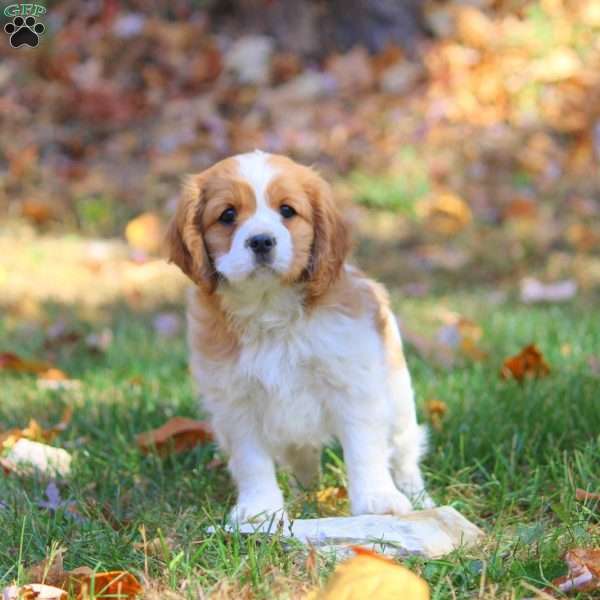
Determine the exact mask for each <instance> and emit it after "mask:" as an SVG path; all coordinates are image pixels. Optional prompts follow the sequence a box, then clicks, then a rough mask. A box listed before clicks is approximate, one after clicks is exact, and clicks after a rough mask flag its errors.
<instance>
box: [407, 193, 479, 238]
mask: <svg viewBox="0 0 600 600" xmlns="http://www.w3.org/2000/svg"><path fill="white" fill-rule="evenodd" d="M416 210H417V214H418V215H419V216H420V217H421V218H424V219H426V221H427V226H428V227H429V228H430V229H431V230H433V231H434V232H436V233H440V234H442V235H455V234H457V233H458V232H459V231H462V230H463V229H464V228H465V227H466V226H467V225H469V224H470V223H471V221H472V219H473V215H472V213H471V209H470V208H469V205H468V204H467V203H466V202H465V201H464V200H463V199H462V198H460V197H459V196H456V195H455V194H451V193H442V194H438V195H436V196H434V197H431V198H427V199H424V200H421V201H420V202H419V203H418V204H417V207H416Z"/></svg>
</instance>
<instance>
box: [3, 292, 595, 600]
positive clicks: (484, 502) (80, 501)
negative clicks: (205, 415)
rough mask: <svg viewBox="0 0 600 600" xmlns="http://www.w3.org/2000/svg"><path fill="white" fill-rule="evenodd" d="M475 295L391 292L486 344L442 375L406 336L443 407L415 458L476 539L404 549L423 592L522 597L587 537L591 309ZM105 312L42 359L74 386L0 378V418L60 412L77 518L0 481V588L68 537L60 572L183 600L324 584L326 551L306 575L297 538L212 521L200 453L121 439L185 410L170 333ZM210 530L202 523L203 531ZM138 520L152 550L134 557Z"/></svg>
mask: <svg viewBox="0 0 600 600" xmlns="http://www.w3.org/2000/svg"><path fill="white" fill-rule="evenodd" d="M486 298H487V296H486V295H485V293H483V292H472V293H461V294H458V293H457V294H453V295H446V296H438V297H430V298H429V299H428V300H422V299H421V300H403V301H399V299H397V300H398V301H397V308H398V310H399V312H400V313H401V314H402V315H403V316H404V318H405V319H408V320H409V322H410V323H411V328H412V329H413V330H415V329H416V330H423V329H427V328H428V327H431V326H432V323H433V322H434V320H435V315H436V311H438V310H439V307H440V306H444V307H446V308H450V309H456V310H459V311H460V312H461V313H462V314H465V315H466V316H469V317H471V318H473V319H475V320H477V321H478V322H479V323H480V324H481V326H482V327H483V329H484V338H483V342H482V344H483V345H484V347H485V349H487V350H488V351H489V352H490V358H489V359H488V360H487V361H486V362H483V363H466V364H465V365H463V366H458V367H455V368H453V369H451V370H443V369H441V368H436V367H434V366H431V365H430V364H428V363H427V362H425V361H424V360H422V359H421V358H420V357H419V356H418V355H416V354H415V353H414V352H413V351H412V350H411V348H408V360H409V364H410V366H411V369H412V373H413V378H414V382H415V387H416V390H417V397H418V399H419V406H420V407H422V406H423V401H424V400H425V399H430V398H437V399H440V400H443V401H444V402H445V403H446V404H447V405H448V407H449V411H448V414H447V416H446V418H445V420H444V422H443V428H442V430H441V431H434V432H433V435H432V444H431V452H430V454H429V456H428V457H427V459H426V461H425V464H424V468H425V472H426V475H427V480H428V482H429V487H430V489H431V492H432V495H433V496H434V498H435V499H436V500H437V502H438V503H440V504H451V505H453V506H454V507H456V508H457V509H458V510H460V511H461V512H462V513H463V514H465V515H466V516H467V517H468V518H470V519H471V520H473V521H474V522H475V523H477V524H478V525H479V526H481V527H482V528H483V529H484V530H485V531H486V533H487V536H486V540H485V543H484V544H482V545H481V547H478V548H474V549H471V550H459V551H457V552H455V553H453V554H451V555H449V556H447V557H444V558H443V559H440V560H424V559H422V558H411V559H409V560H408V561H406V562H407V563H408V565H409V566H410V567H411V568H412V569H414V570H416V571H417V572H419V573H420V574H421V575H422V576H423V577H424V578H425V579H426V580H427V581H428V583H429V585H430V587H431V590H432V598H434V599H442V598H444V599H445V598H455V597H456V598H468V597H489V598H502V597H506V598H509V597H517V598H520V597H524V596H531V591H529V590H527V589H526V588H524V587H523V585H522V584H523V582H525V583H526V584H529V585H533V586H535V587H538V588H540V587H543V586H545V585H548V583H549V581H550V580H551V579H552V578H554V577H556V576H559V575H561V574H563V573H564V572H565V567H564V566H563V562H562V560H561V558H562V555H563V554H564V552H565V551H566V550H567V549H568V548H571V547H575V546H600V524H599V521H600V519H599V514H600V513H599V512H598V511H599V506H598V505H597V504H596V505H595V506H594V505H593V504H589V503H588V504H585V503H581V502H576V501H575V488H576V487H582V488H587V489H590V490H595V491H598V490H600V469H599V466H600V462H599V458H600V409H599V403H600V378H599V377H598V375H595V376H594V375H592V374H591V373H590V370H589V368H588V367H587V359H588V358H589V357H590V356H592V355H597V356H598V355H600V329H599V328H598V318H599V315H598V311H597V310H594V308H593V306H592V305H588V304H586V303H585V302H582V303H580V304H569V305H562V306H544V307H539V308H538V307H536V308H532V307H524V306H522V305H516V304H514V303H512V302H511V301H507V302H506V303H504V304H500V305H493V304H491V303H490V302H489V301H488V300H486ZM74 312H76V311H75V310H74V309H73V308H72V307H68V306H62V307H60V306H59V307H56V306H55V307H50V309H49V313H48V315H49V316H48V319H49V321H50V322H51V321H52V320H54V319H56V318H57V317H58V315H59V314H62V315H65V314H67V315H69V318H71V319H75V325H76V326H77V327H79V328H81V329H82V330H85V329H86V328H90V327H92V326H93V327H99V326H100V324H99V323H90V322H86V321H84V320H80V321H78V320H77V319H76V317H74V316H73V314H74ZM104 320H105V324H106V325H109V326H110V327H111V328H112V330H113V332H114V340H113V343H112V345H111V346H110V347H109V349H108V351H107V352H106V353H105V354H103V355H94V354H90V353H89V352H86V351H85V350H84V349H83V348H81V347H79V346H75V347H74V348H73V347H64V348H61V349H59V350H58V351H57V355H56V357H55V358H56V362H57V364H58V365H59V366H60V368H62V369H64V370H65V371H67V372H68V373H69V374H70V375H71V376H73V377H75V378H78V379H81V380H82V382H83V387H82V388H81V390H79V391H48V390H40V389H38V387H37V385H36V381H35V380H34V379H32V378H31V377H29V376H24V375H21V376H18V375H2V379H1V387H0V395H1V396H0V424H1V427H2V428H3V429H4V428H9V427H13V426H24V425H25V424H26V423H27V421H28V419H29V418H30V417H35V418H37V419H39V420H41V421H43V422H44V423H47V424H51V423H54V422H56V421H58V420H59V419H60V415H61V413H62V411H63V409H64V407H65V406H66V405H67V404H69V403H71V404H73V405H74V406H75V413H74V416H73V420H72V423H71V425H70V427H69V428H68V429H67V431H65V432H64V433H63V434H61V436H60V437H59V438H58V439H57V440H56V442H55V444H56V445H60V446H62V447H64V448H67V449H68V450H70V451H71V452H72V453H73V455H74V457H75V461H74V472H73V474H72V476H71V478H70V479H69V481H68V482H62V483H61V484H60V486H59V487H60V493H61V497H62V498H63V499H64V500H65V501H68V502H69V503H72V506H74V507H75V508H76V511H77V515H78V516H76V517H74V516H73V513H72V512H70V511H69V510H66V509H64V508H62V509H59V510H57V511H54V512H52V511H49V510H47V509H45V508H41V507H40V506H39V503H40V501H42V500H43V499H44V498H45V489H46V485H47V482H45V481H42V480H36V479H32V478H18V477H16V476H7V477H4V478H2V479H0V531H1V532H2V536H1V538H2V543H1V544H0V587H1V586H3V585H6V584H9V583H11V582H13V581H15V580H20V579H22V578H23V574H24V571H25V569H26V568H27V567H29V566H30V565H32V564H33V563H36V562H38V561H40V560H42V559H43V558H45V557H46V556H47V555H48V554H49V553H50V551H51V549H53V548H54V549H55V548H56V546H57V545H59V546H62V547H64V548H66V553H65V563H66V567H67V568H75V567H78V566H82V565H88V566H90V567H93V568H97V569H101V570H110V569H126V570H130V571H132V572H134V573H136V574H138V575H142V576H143V575H144V573H145V575H146V576H147V577H148V579H150V580H152V581H153V582H154V583H153V585H154V586H155V587H157V586H162V588H164V589H167V588H168V589H171V590H174V591H177V592H178V593H179V594H180V596H177V597H186V598H188V597H189V598H197V597H198V594H199V592H198V590H199V589H202V590H204V591H205V592H206V591H210V590H212V591H213V592H214V593H215V595H216V596H217V597H219V596H218V595H219V594H221V597H240V596H243V595H244V594H247V595H248V596H252V597H257V598H273V597H281V598H286V597H294V595H299V594H300V593H302V591H303V590H306V589H308V588H309V587H310V586H311V585H314V584H316V583H319V581H324V580H325V579H326V578H327V575H328V574H329V572H330V571H331V569H332V568H333V566H334V565H333V562H332V560H330V559H327V558H322V559H320V560H319V569H318V573H317V574H316V575H315V573H314V571H313V570H311V569H309V568H308V567H307V564H306V553H305V551H304V550H303V549H302V548H300V547H297V546H292V547H290V546H288V545H284V544H283V542H282V541H281V539H279V538H278V537H277V536H275V537H273V538H272V539H269V540H265V539H261V538H259V537H249V538H241V537H239V536H238V535H235V534H227V533H224V532H223V530H222V529H220V528H219V527H218V525H219V524H220V523H221V522H222V520H223V517H224V515H225V514H226V511H227V509H228V507H229V506H230V505H231V504H232V502H233V488H232V484H231V482H230V480H229V478H228V476H227V473H226V471H225V470H224V469H223V468H209V466H210V465H211V460H212V459H213V458H214V456H215V448H214V447H212V446H210V445H209V446H205V447H198V448H196V449H194V450H193V451H191V452H189V453H186V454H183V455H179V456H171V457H168V458H166V459H164V460H161V459H159V458H158V457H156V456H154V455H149V456H144V455H142V454H140V452H139V451H138V450H137V448H136V445H135V442H134V439H135V435H136V434H137V433H139V432H141V431H145V430H148V429H151V428H153V427H156V426H159V425H161V424H162V423H163V422H164V421H165V420H166V419H167V418H169V417H171V416H173V415H185V416H196V415H197V412H196V410H197V409H196V400H195V397H194V393H193V390H192V385H191V381H190V378H189V377H188V374H187V366H186V350H185V344H184V341H183V338H182V337H177V338H174V339H166V340H165V339H160V340H159V339H157V337H156V334H155V332H154V330H153V328H152V319H151V314H150V313H143V312H135V311H132V310H131V309H130V308H127V307H125V306H118V305H112V306H111V307H109V309H108V310H106V311H105V312H104ZM0 337H1V339H2V349H8V350H11V351H14V352H19V353H22V354H24V355H26V356H43V355H44V352H43V350H42V344H43V339H44V338H43V335H42V333H40V330H39V328H38V329H34V330H32V329H30V328H23V326H22V325H20V324H19V322H15V321H14V320H11V319H9V318H8V317H5V318H4V319H2V320H0ZM530 341H535V342H536V343H537V344H538V346H539V347H540V348H541V349H542V350H543V352H544V354H545V356H546V358H547V360H548V362H549V363H550V365H551V367H552V373H551V375H550V376H549V377H547V378H546V379H541V380H534V381H528V382H525V383H524V384H519V383H517V382H514V381H504V380H501V379H500V378H499V377H498V370H499V366H500V365H501V362H502V359H503V358H504V357H506V356H508V355H510V354H513V353H515V352H516V351H518V350H519V349H520V348H521V347H522V346H523V345H525V344H526V343H529V342H530ZM323 462H324V481H323V485H324V486H328V485H340V484H343V483H344V472H343V469H341V468H340V462H339V452H338V451H337V449H333V451H328V452H326V453H325V454H324V459H323ZM281 482H282V485H283V486H284V488H285V489H286V490H287V491H288V497H289V498H290V505H291V510H292V512H293V513H294V515H295V516H297V517H298V516H305V517H307V516H317V508H316V505H315V503H314V502H311V501H310V498H308V497H307V496H306V495H304V496H302V495H300V496H299V495H298V493H296V494H295V495H294V493H292V492H290V486H289V485H288V482H287V479H286V477H285V475H284V474H282V475H281ZM211 524H213V525H215V524H216V525H217V531H216V533H213V534H211V533H208V532H207V526H209V525H211ZM142 527H143V530H144V532H145V536H146V539H147V541H148V542H149V544H150V548H151V551H147V552H144V549H143V545H142V541H143V537H142V532H141V531H142V530H141V528H142ZM166 594H167V593H166V592H165V591H163V592H160V593H159V595H158V596H156V597H162V598H168V596H167V595H166ZM511 594H512V596H511Z"/></svg>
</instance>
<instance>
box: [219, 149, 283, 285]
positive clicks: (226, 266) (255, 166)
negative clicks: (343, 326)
mask: <svg viewBox="0 0 600 600" xmlns="http://www.w3.org/2000/svg"><path fill="white" fill-rule="evenodd" d="M270 158H271V155H270V154H266V153H264V152H260V150H255V151H254V152H249V153H248V154H240V155H238V156H236V157H235V159H236V160H237V163H238V175H239V177H240V178H241V179H243V180H244V181H246V182H247V183H248V184H249V185H250V187H251V188H252V191H253V192H254V196H255V198H256V210H255V211H254V214H252V215H251V216H250V217H249V218H248V219H246V220H245V221H244V222H243V223H242V224H241V225H240V227H239V229H238V230H237V231H236V232H235V235H234V236H233V240H232V244H231V248H230V250H229V252H228V253H227V254H225V255H223V256H219V257H217V259H216V261H215V263H216V267H217V270H218V271H219V272H220V273H221V274H222V275H224V276H225V277H226V278H227V279H228V280H229V281H230V282H235V281H243V280H244V279H245V278H246V277H247V276H248V275H249V274H250V273H252V272H253V271H254V270H255V267H256V262H255V257H254V253H253V252H252V251H251V250H250V248H249V247H248V240H249V239H250V238H251V237H252V236H255V235H259V234H268V235H270V236H272V237H273V238H274V239H275V246H274V248H273V251H272V254H273V261H272V262H271V264H270V266H271V267H272V268H273V270H274V271H275V272H276V273H285V272H286V271H287V270H288V269H289V268H290V265H291V264H292V261H293V258H294V249H293V242H292V237H291V235H290V232H289V231H288V229H287V227H286V226H285V225H284V224H283V218H282V216H281V215H280V214H279V210H277V209H274V208H271V207H270V206H269V204H268V202H267V188H268V187H269V184H270V183H271V181H272V180H273V178H274V177H276V176H277V175H278V171H277V169H276V168H274V167H273V166H272V165H271V164H269V159H270Z"/></svg>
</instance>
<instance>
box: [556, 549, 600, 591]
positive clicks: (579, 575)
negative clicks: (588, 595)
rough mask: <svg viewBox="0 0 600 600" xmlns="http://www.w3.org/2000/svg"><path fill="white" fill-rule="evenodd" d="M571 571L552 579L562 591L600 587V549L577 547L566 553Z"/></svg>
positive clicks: (588, 589)
mask: <svg viewBox="0 0 600 600" xmlns="http://www.w3.org/2000/svg"><path fill="white" fill-rule="evenodd" d="M565 562H566V563H567V566H568V567H569V572H568V574H567V575H564V576H563V577H559V578H558V579H555V580H554V581H552V583H553V584H554V586H555V587H557V588H558V589H559V590H560V591H561V592H570V591H576V592H591V591H592V590H597V589H600V549H598V548H596V549H585V548H575V549H573V550H569V551H568V552H567V553H566V554H565Z"/></svg>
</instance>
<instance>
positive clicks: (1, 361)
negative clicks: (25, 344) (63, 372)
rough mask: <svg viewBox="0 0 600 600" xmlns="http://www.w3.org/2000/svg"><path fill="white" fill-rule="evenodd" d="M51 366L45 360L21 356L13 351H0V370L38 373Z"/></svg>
mask: <svg viewBox="0 0 600 600" xmlns="http://www.w3.org/2000/svg"><path fill="white" fill-rule="evenodd" d="M51 368H52V365H50V364H48V363H47V362H43V361H40V360H28V359H25V358H21V357H20V356H19V355H18V354H14V353H13V352H0V370H4V371H15V372H17V373H34V374H39V373H45V372H46V371H48V369H51Z"/></svg>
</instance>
